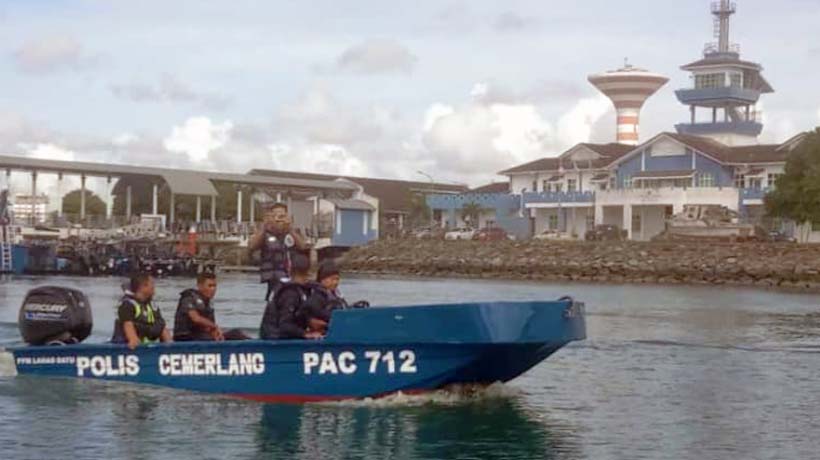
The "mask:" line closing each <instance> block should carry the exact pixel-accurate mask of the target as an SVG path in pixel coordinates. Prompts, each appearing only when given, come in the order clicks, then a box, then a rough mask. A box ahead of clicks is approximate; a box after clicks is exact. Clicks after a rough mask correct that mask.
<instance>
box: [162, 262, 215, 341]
mask: <svg viewBox="0 0 820 460" xmlns="http://www.w3.org/2000/svg"><path fill="white" fill-rule="evenodd" d="M215 295H216V275H214V274H213V273H209V272H202V273H200V274H199V275H197V277H196V289H186V290H184V291H182V292H181V293H180V296H179V303H178V304H177V312H176V316H175V317H174V341H175V342H180V341H187V340H216V341H221V340H225V336H224V335H223V334H222V329H220V328H219V326H217V324H216V314H215V313H214V308H213V307H212V306H211V300H213V298H214V296H215Z"/></svg>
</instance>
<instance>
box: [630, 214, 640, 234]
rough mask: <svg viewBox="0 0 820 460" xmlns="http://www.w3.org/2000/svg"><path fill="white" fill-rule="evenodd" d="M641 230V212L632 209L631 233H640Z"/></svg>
mask: <svg viewBox="0 0 820 460" xmlns="http://www.w3.org/2000/svg"><path fill="white" fill-rule="evenodd" d="M640 232H641V213H639V212H637V210H636V209H634V208H633V209H632V233H633V234H635V233H640Z"/></svg>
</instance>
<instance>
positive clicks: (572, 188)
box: [567, 179, 578, 193]
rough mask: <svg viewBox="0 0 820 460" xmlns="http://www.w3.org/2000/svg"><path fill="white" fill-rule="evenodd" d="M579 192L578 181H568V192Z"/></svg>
mask: <svg viewBox="0 0 820 460" xmlns="http://www.w3.org/2000/svg"><path fill="white" fill-rule="evenodd" d="M576 190H578V181H577V180H575V179H567V192H570V193H572V192H574V191H576Z"/></svg>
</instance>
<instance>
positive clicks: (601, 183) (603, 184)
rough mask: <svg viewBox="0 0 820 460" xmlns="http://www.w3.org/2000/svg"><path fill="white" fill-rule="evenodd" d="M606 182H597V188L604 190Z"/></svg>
mask: <svg viewBox="0 0 820 460" xmlns="http://www.w3.org/2000/svg"><path fill="white" fill-rule="evenodd" d="M606 186H607V183H606V182H598V190H606Z"/></svg>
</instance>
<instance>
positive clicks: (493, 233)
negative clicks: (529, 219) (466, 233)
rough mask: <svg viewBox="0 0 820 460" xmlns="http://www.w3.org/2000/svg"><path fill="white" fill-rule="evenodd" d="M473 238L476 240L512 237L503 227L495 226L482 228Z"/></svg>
mask: <svg viewBox="0 0 820 460" xmlns="http://www.w3.org/2000/svg"><path fill="white" fill-rule="evenodd" d="M473 239H474V240H476V241H504V240H508V239H512V238H510V235H508V234H507V232H505V231H504V229H503V228H498V227H493V228H482V229H481V230H479V231H477V232H476V233H475V235H473Z"/></svg>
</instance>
